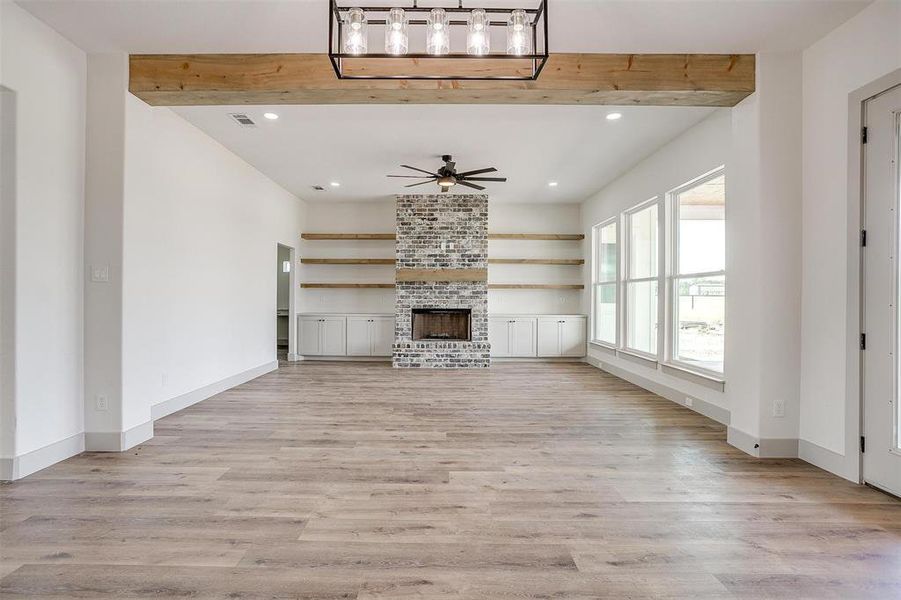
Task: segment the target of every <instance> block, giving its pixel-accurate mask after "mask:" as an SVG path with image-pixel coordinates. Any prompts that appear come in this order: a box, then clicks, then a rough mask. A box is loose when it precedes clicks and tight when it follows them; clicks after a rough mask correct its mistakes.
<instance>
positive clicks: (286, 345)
mask: <svg viewBox="0 0 901 600" xmlns="http://www.w3.org/2000/svg"><path fill="white" fill-rule="evenodd" d="M276 257H277V260H276V294H275V298H276V304H275V348H276V355H277V357H278V361H279V363H282V362H285V361H288V360H290V357H291V355H292V354H293V353H294V349H293V345H294V344H293V342H294V336H293V335H292V334H293V327H292V326H291V322H292V320H293V315H294V285H293V282H294V248H291V247H290V246H283V245H281V244H278V251H277V252H276Z"/></svg>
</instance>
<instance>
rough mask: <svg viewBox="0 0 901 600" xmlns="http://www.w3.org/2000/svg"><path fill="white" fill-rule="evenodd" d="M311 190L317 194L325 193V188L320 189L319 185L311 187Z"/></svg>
mask: <svg viewBox="0 0 901 600" xmlns="http://www.w3.org/2000/svg"><path fill="white" fill-rule="evenodd" d="M313 189H314V190H316V191H317V192H324V191H325V188H324V187H322V186H321V185H314V186H313Z"/></svg>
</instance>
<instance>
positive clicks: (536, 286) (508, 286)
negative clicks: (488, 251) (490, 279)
mask: <svg viewBox="0 0 901 600" xmlns="http://www.w3.org/2000/svg"><path fill="white" fill-rule="evenodd" d="M584 288H585V286H584V285H582V284H581V283H490V284H488V289H489V290H581V289H584Z"/></svg>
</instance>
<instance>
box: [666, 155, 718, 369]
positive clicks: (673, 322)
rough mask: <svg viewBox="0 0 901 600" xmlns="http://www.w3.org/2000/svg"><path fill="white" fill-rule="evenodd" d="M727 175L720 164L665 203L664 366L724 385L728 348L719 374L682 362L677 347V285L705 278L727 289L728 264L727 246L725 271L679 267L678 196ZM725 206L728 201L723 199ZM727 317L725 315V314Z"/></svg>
mask: <svg viewBox="0 0 901 600" xmlns="http://www.w3.org/2000/svg"><path fill="white" fill-rule="evenodd" d="M725 175H726V165H720V166H718V167H716V168H715V169H711V170H710V171H708V172H706V173H703V174H702V175H699V176H698V177H695V178H694V179H691V180H689V181H686V182H685V183H683V184H681V185H679V186H677V187H675V188H673V189H671V190H670V191H668V192H667V193H666V197H667V201H666V207H667V209H666V218H667V221H668V223H667V227H666V231H667V233H669V241H668V242H667V247H666V249H667V273H666V295H667V298H666V320H667V324H666V337H667V339H666V354H665V360H664V363H663V364H665V365H667V366H669V367H673V368H675V369H681V370H684V371H688V372H689V373H696V374H698V375H701V376H703V377H708V378H712V379H714V380H716V381H720V382H724V381H725V380H726V356H725V348H724V352H723V370H722V371H716V370H713V369H708V368H705V367H701V366H698V365H696V364H693V363H690V362H686V361H683V360H679V358H678V357H677V356H678V354H677V353H678V344H679V332H678V327H679V324H678V319H677V315H676V311H677V310H678V306H677V305H678V297H679V294H678V285H679V282H680V281H681V280H682V279H689V278H690V279H698V278H704V277H723V280H724V288H725V286H726V283H725V281H726V278H727V276H726V261H725V258H726V257H725V246H724V252H723V254H724V256H723V268H722V270H719V271H704V272H697V273H681V272H680V268H679V258H680V257H679V205H678V203H679V195H680V194H681V193H683V192H685V191H687V190H690V189H692V188H694V187H697V186H699V185H703V184H704V183H706V182H708V181H711V180H713V179H716V178H717V177H720V176H723V177H725ZM724 203H725V199H724ZM725 221H726V219H725V215H724V217H723V223H724V226H725ZM727 293H728V292H726V291H724V293H723V300H724V302H725V298H726V295H727ZM724 317H725V315H724Z"/></svg>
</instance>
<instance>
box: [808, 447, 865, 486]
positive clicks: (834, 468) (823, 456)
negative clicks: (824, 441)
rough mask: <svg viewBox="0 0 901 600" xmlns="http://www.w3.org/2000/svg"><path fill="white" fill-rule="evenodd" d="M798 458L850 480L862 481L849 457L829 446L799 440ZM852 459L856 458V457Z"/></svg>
mask: <svg viewBox="0 0 901 600" xmlns="http://www.w3.org/2000/svg"><path fill="white" fill-rule="evenodd" d="M798 458H800V459H801V460H804V461H807V462H809V463H810V464H812V465H813V466H815V467H819V468H820V469H823V470H824V471H829V472H830V473H833V474H835V475H838V476H839V477H842V478H844V479H847V480H848V481H853V482H854V483H860V481H859V478H858V474H857V469H855V468H854V466H853V465H851V464H850V463H849V459H848V458H847V457H845V456H842V455H841V454H839V453H838V452H833V451H832V450H829V449H828V448H823V447H822V446H820V445H819V444H814V443H813V442H808V441H807V440H798ZM851 460H854V458H852V459H851Z"/></svg>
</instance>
